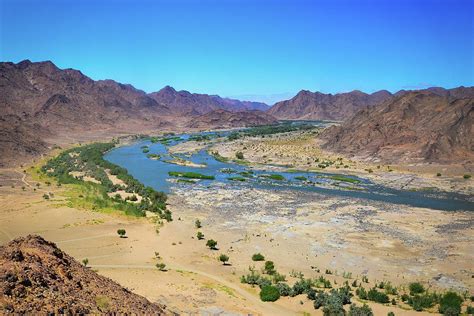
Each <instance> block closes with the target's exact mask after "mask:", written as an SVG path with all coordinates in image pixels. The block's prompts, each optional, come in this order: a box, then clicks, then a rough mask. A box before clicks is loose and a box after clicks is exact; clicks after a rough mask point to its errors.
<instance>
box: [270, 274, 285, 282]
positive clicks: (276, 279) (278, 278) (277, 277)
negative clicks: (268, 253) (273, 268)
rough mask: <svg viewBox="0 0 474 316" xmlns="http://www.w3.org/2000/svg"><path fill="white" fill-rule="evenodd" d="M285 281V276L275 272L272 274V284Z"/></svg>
mask: <svg viewBox="0 0 474 316" xmlns="http://www.w3.org/2000/svg"><path fill="white" fill-rule="evenodd" d="M285 281H286V275H284V274H280V273H278V272H275V273H274V274H273V283H279V282H285Z"/></svg>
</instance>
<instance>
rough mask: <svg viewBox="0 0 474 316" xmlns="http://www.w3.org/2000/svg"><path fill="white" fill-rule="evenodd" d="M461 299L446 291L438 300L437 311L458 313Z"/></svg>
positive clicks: (450, 313)
mask: <svg viewBox="0 0 474 316" xmlns="http://www.w3.org/2000/svg"><path fill="white" fill-rule="evenodd" d="M462 302H463V299H462V297H461V296H459V295H458V294H456V293H454V292H446V293H445V294H444V295H443V296H442V297H441V300H440V302H439V312H440V313H441V314H444V315H448V313H449V315H459V314H460V313H461V304H462Z"/></svg>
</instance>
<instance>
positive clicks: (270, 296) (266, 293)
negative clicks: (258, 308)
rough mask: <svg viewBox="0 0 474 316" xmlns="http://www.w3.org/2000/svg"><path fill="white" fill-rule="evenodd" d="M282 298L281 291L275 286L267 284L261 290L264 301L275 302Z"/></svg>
mask: <svg viewBox="0 0 474 316" xmlns="http://www.w3.org/2000/svg"><path fill="white" fill-rule="evenodd" d="M279 298H280V291H278V289H277V288H276V287H275V286H272V285H266V286H264V287H262V290H261V291H260V299H261V300H262V301H264V302H275V301H276V300H278V299H279Z"/></svg>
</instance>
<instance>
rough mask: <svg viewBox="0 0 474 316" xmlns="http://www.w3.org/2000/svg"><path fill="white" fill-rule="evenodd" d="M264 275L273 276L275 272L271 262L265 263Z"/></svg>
mask: <svg viewBox="0 0 474 316" xmlns="http://www.w3.org/2000/svg"><path fill="white" fill-rule="evenodd" d="M263 270H264V271H265V273H266V274H269V275H272V274H274V273H275V272H276V271H275V265H274V264H273V261H265V267H264V268H263Z"/></svg>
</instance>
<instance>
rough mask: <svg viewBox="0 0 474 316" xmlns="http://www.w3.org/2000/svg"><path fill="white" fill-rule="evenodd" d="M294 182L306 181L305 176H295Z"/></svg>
mask: <svg viewBox="0 0 474 316" xmlns="http://www.w3.org/2000/svg"><path fill="white" fill-rule="evenodd" d="M295 179H296V180H300V181H306V180H308V178H306V177H305V176H297V177H295Z"/></svg>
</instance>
